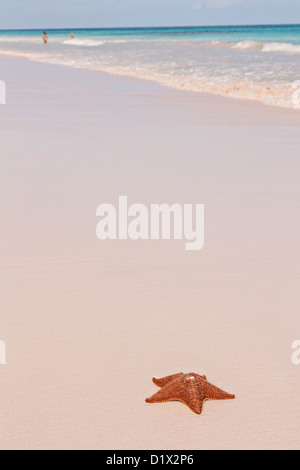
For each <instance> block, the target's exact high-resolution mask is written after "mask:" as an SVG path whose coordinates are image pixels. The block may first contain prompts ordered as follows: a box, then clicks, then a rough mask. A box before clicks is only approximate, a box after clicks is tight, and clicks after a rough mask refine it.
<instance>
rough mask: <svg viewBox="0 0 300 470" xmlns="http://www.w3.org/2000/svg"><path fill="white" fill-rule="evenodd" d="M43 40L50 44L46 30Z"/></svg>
mask: <svg viewBox="0 0 300 470" xmlns="http://www.w3.org/2000/svg"><path fill="white" fill-rule="evenodd" d="M43 41H44V44H48V36H47V33H46V32H45V31H44V32H43Z"/></svg>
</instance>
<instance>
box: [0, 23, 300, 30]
mask: <svg viewBox="0 0 300 470" xmlns="http://www.w3.org/2000/svg"><path fill="white" fill-rule="evenodd" d="M262 26H300V23H253V24H251V23H249V24H246V23H245V24H219V25H216V24H209V25H173V26H170V25H169V26H166V25H161V26H88V27H84V26H80V27H76V26H73V27H70V26H67V27H59V28H57V27H50V26H49V27H40V28H3V29H2V28H0V31H42V30H46V29H47V30H48V31H68V30H75V31H76V30H77V31H79V30H112V29H120V30H126V29H172V28H173V29H179V28H224V27H233V28H234V27H244V28H247V27H262Z"/></svg>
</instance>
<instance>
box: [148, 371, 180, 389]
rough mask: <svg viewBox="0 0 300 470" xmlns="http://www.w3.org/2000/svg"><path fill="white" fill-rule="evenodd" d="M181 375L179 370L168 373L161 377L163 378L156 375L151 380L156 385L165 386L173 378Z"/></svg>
mask: <svg viewBox="0 0 300 470" xmlns="http://www.w3.org/2000/svg"><path fill="white" fill-rule="evenodd" d="M182 376H183V373H182V372H180V373H179V374H173V375H168V376H167V377H163V378H160V379H159V378H157V377H153V379H152V381H153V382H154V383H155V385H157V386H158V387H165V386H166V385H168V384H169V383H170V382H173V380H175V379H177V378H178V377H182Z"/></svg>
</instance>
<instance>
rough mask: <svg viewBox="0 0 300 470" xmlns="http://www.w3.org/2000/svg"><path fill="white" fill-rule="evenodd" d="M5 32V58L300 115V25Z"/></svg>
mask: <svg viewBox="0 0 300 470" xmlns="http://www.w3.org/2000/svg"><path fill="white" fill-rule="evenodd" d="M73 32H74V34H75V39H74V40H71V39H70V33H71V30H48V31H47V34H48V37H49V42H48V44H47V45H46V46H45V45H44V44H43V42H42V31H40V30H39V31H37V30H35V31H0V52H1V53H5V54H13V55H19V56H23V57H27V58H29V59H32V60H37V61H42V62H48V63H53V64H61V65H66V66H70V67H75V68H85V69H93V70H102V71H106V72H109V73H114V74H121V75H129V76H132V77H138V78H144V79H148V80H155V81H157V82H159V83H161V84H163V85H165V86H170V87H174V88H179V89H184V90H190V91H195V92H207V93H215V94H221V95H223V96H228V97H231V98H243V99H252V100H259V101H262V102H264V103H266V104H270V105H276V106H284V107H292V108H300V25H286V26H276V25H275V26H228V27H220V26H219V27H188V28H186V27H184V28H183V27H182V28H181V27H176V28H175V27H174V28H129V29H117V28H116V29H79V30H76V29H75V30H73Z"/></svg>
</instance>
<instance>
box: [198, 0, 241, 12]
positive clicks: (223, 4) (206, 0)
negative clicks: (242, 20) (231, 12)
mask: <svg viewBox="0 0 300 470" xmlns="http://www.w3.org/2000/svg"><path fill="white" fill-rule="evenodd" d="M243 4H245V0H193V9H195V10H198V9H200V8H231V7H236V6H239V5H243Z"/></svg>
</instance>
